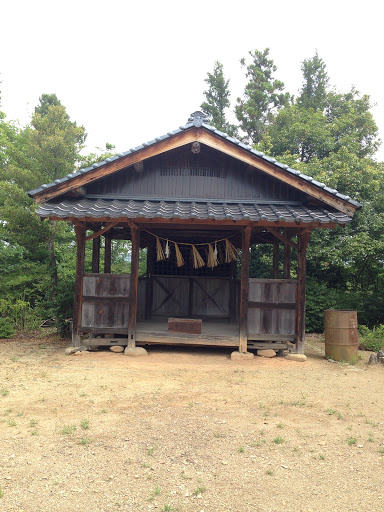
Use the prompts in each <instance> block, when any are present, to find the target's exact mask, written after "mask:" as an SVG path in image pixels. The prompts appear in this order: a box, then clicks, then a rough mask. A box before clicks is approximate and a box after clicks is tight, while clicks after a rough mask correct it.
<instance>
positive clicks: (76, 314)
mask: <svg viewBox="0 0 384 512" xmlns="http://www.w3.org/2000/svg"><path fill="white" fill-rule="evenodd" d="M85 232H86V229H85V226H83V225H82V224H76V225H75V233H76V239H77V257H76V278H75V279H76V281H75V301H74V305H73V323H72V345H73V346H74V347H80V328H81V307H82V298H83V277H84V260H85Z"/></svg>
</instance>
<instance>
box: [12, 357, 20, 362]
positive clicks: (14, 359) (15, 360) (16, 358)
mask: <svg viewBox="0 0 384 512" xmlns="http://www.w3.org/2000/svg"><path fill="white" fill-rule="evenodd" d="M18 360H19V358H18V357H16V356H13V357H11V361H12V362H13V363H16V362H17V361H18Z"/></svg>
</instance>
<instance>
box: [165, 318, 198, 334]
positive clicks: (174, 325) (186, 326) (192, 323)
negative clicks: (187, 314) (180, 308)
mask: <svg viewBox="0 0 384 512" xmlns="http://www.w3.org/2000/svg"><path fill="white" fill-rule="evenodd" d="M201 323H202V321H201V320H196V319H191V318H168V331H169V332H180V333H184V334H201Z"/></svg>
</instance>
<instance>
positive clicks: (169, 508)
mask: <svg viewBox="0 0 384 512" xmlns="http://www.w3.org/2000/svg"><path fill="white" fill-rule="evenodd" d="M173 510H175V509H174V508H173V507H172V505H164V507H163V508H162V509H161V512H172V511H173Z"/></svg>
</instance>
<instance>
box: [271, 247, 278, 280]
mask: <svg viewBox="0 0 384 512" xmlns="http://www.w3.org/2000/svg"><path fill="white" fill-rule="evenodd" d="M279 274H280V273H279V239H278V238H275V239H274V241H273V276H272V277H273V279H279Z"/></svg>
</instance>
